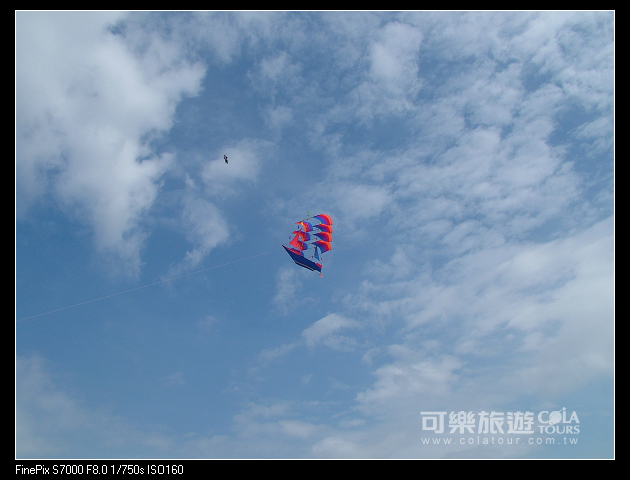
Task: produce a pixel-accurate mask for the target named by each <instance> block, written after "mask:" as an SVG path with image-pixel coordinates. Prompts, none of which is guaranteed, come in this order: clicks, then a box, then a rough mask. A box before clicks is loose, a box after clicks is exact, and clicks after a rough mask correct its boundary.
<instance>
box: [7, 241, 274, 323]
mask: <svg viewBox="0 0 630 480" xmlns="http://www.w3.org/2000/svg"><path fill="white" fill-rule="evenodd" d="M263 255H267V253H266V252H265V253H259V254H258V255H254V256H253V257H247V258H241V259H240V260H234V261H233V262H228V263H224V264H222V265H215V266H214V267H208V268H204V269H202V270H197V271H196V272H190V273H186V274H184V275H179V276H178V277H173V278H167V279H166V280H160V281H159V282H153V283H149V284H147V285H142V286H141V287H135V288H130V289H129V290H125V291H124V292H118V293H112V294H111V295H105V296H104V297H100V298H94V299H92V300H88V301H86V302H81V303H77V304H75V305H70V306H68V307H63V308H58V309H57V310H51V311H50V312H45V313H40V314H37V315H32V316H30V317H26V318H20V319H19V320H16V323H17V322H23V321H24V320H30V319H31V318H37V317H42V316H44V315H49V314H51V313H56V312H61V311H62V310H68V309H69V308H74V307H79V306H81V305H86V304H88V303H92V302H98V301H99V300H105V299H106V298H111V297H115V296H116V295H122V294H123V293H129V292H133V291H135V290H140V289H141V288H147V287H152V286H153V285H159V284H160V283H166V282H171V281H173V280H177V279H179V278H184V277H188V276H190V275H195V274H196V273H201V272H207V271H208V270H213V269H215V268H219V267H225V266H226V265H231V264H233V263H237V262H243V261H245V260H250V259H252V258H256V257H261V256H263Z"/></svg>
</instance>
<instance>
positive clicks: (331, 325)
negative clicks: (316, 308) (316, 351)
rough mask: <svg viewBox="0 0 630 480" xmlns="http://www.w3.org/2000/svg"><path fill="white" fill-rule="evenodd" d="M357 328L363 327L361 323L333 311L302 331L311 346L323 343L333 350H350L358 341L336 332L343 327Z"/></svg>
mask: <svg viewBox="0 0 630 480" xmlns="http://www.w3.org/2000/svg"><path fill="white" fill-rule="evenodd" d="M356 328H361V323H359V322H357V321H356V320H352V319H349V318H345V317H342V316H341V315H338V314H336V313H331V314H329V315H326V316H325V317H324V318H322V319H320V320H318V321H316V322H315V323H313V324H312V325H311V326H310V327H308V328H306V329H305V330H304V331H303V332H302V336H303V337H304V339H305V340H306V344H307V345H308V346H309V347H310V348H313V347H315V346H316V345H317V344H318V343H323V344H325V345H326V346H328V347H330V348H332V349H333V350H341V351H349V350H353V349H354V347H355V346H356V341H355V340H354V339H353V338H350V337H345V336H341V335H337V334H336V332H337V331H339V330H341V329H356Z"/></svg>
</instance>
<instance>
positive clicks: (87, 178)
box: [16, 12, 204, 275]
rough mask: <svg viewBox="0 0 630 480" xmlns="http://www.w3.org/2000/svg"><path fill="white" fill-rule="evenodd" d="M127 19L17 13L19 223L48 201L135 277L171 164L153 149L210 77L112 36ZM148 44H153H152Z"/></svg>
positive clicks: (176, 49)
mask: <svg viewBox="0 0 630 480" xmlns="http://www.w3.org/2000/svg"><path fill="white" fill-rule="evenodd" d="M122 18H123V17H122V16H121V15H120V14H107V13H102V12H98V13H91V12H79V13H68V12H17V13H16V134H17V136H16V153H17V159H16V175H17V191H18V204H17V206H18V211H19V212H22V214H23V213H24V212H25V211H26V209H28V207H29V206H30V205H32V204H33V203H34V202H36V201H38V199H39V198H40V197H41V196H43V195H45V194H46V193H51V194H52V195H53V196H54V197H55V199H56V200H57V201H58V202H59V203H60V204H61V205H62V206H63V207H64V208H65V209H66V210H67V211H68V212H69V213H71V214H77V215H78V216H79V217H80V218H81V219H83V220H85V221H87V222H88V223H89V224H90V225H91V226H92V228H93V230H94V238H95V243H96V246H97V249H98V250H99V251H101V252H103V253H105V254H106V255H107V256H111V257H113V258H114V259H116V260H115V262H114V263H116V262H120V264H121V265H122V267H123V269H124V270H125V271H126V272H127V273H128V274H130V275H135V274H137V272H138V268H139V264H140V260H139V257H140V250H141V248H142V246H143V241H144V238H145V236H146V233H145V232H144V231H143V229H142V227H141V222H142V219H143V217H145V216H146V214H147V212H148V210H149V208H150V207H151V205H152V204H153V202H154V201H155V198H156V196H157V194H158V190H159V180H160V177H161V176H162V174H163V173H164V172H165V171H166V169H167V168H169V164H170V162H171V161H172V159H171V158H170V156H168V155H164V154H156V153H154V152H153V151H152V150H151V148H150V147H149V145H148V140H150V139H151V138H152V137H153V136H155V135H158V134H160V133H162V132H164V131H166V130H168V129H169V128H170V126H171V122H172V119H173V115H174V113H175V107H176V106H177V104H178V103H179V101H180V99H181V97H182V96H183V95H196V94H197V92H198V89H199V85H200V81H201V77H202V75H203V72H204V69H203V67H202V66H201V65H200V64H195V63H190V62H188V61H187V60H185V57H184V50H183V47H184V46H183V45H173V44H168V42H165V41H164V40H162V39H161V38H159V36H157V35H154V36H148V37H144V39H143V41H145V44H144V45H143V49H142V53H140V51H139V50H137V49H135V47H136V46H137V45H134V44H133V41H134V39H135V37H134V36H133V34H132V33H129V36H128V37H123V36H122V35H115V34H113V33H111V31H109V30H108V28H109V27H111V26H112V25H113V24H114V23H115V22H116V21H117V20H121V19H122ZM147 39H148V40H147Z"/></svg>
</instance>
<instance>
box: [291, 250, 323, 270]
mask: <svg viewBox="0 0 630 480" xmlns="http://www.w3.org/2000/svg"><path fill="white" fill-rule="evenodd" d="M282 247H283V248H284V249H285V250H286V251H287V253H288V254H289V256H290V257H291V258H292V259H293V261H294V262H295V263H296V264H298V265H299V266H300V267H304V268H308V269H309V270H315V271H316V272H320V273H321V271H322V267H321V265H319V264H317V263H315V262H311V261H310V260H309V259H308V258H305V257H303V256H302V255H299V254H297V253H295V252H293V251H292V250H291V249H289V248H287V247H285V246H284V245H282Z"/></svg>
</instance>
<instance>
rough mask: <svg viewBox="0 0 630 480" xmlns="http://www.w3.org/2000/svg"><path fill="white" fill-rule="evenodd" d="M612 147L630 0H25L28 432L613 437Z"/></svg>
mask: <svg viewBox="0 0 630 480" xmlns="http://www.w3.org/2000/svg"><path fill="white" fill-rule="evenodd" d="M613 148H614V13H613V12H543V13H539V12H501V13H494V12H473V13H466V12H402V13H394V12H379V13H371V12H358V13H342V12H307V13H300V12H291V13H283V12H243V13H230V12H218V13H172V12H169V13H131V14H130V13H117V12H89V13H88V12H80V13H73V12H39V13H38V12H16V170H15V172H16V263H15V265H16V301H15V303H16V313H15V315H16V320H17V322H16V331H15V342H16V456H17V457H20V458H29V457H35V458H82V457H91V458H126V457H135V458H155V457H157V458H267V457H273V458H338V457H341V458H449V457H450V458H452V457H455V458H464V457H479V458H506V457H507V458H583V457H587V458H611V457H613V456H614V440H613V438H614V432H613V423H614V416H613V415H614V406H613V401H614V380H613V379H614V347H613V345H614V323H613V322H614V162H613V159H614V150H613ZM224 154H227V155H228V157H229V159H230V163H229V165H225V164H224V162H223V155H224ZM309 211H310V212H311V214H319V213H326V214H329V215H331V217H332V218H333V221H334V227H333V228H334V233H333V249H332V250H331V251H330V252H328V253H327V254H326V255H325V256H324V261H323V264H324V268H323V275H324V276H323V278H320V277H319V276H318V275H317V274H315V273H314V272H311V271H308V270H306V269H303V268H300V267H298V266H296V265H295V264H294V263H293V262H292V261H291V259H290V258H289V257H288V255H287V254H286V253H285V252H284V250H283V249H282V247H281V245H282V244H283V243H284V244H288V241H289V235H290V233H291V231H292V230H293V228H294V223H295V222H297V221H299V220H301V219H303V218H304V217H305V216H306V214H307V212H309ZM262 254H264V255H262ZM256 255H257V256H256ZM254 256H256V257H255V258H249V257H254ZM248 258H249V259H248ZM244 259H248V260H244ZM237 260H243V261H239V262H236V263H230V264H229V265H225V266H223V267H219V268H213V269H211V267H214V266H218V265H223V264H226V263H229V262H235V261H237ZM205 269H208V270H205ZM199 270H205V271H203V272H202V273H197V274H194V275H190V276H186V277H183V278H179V279H177V280H173V281H165V282H164V280H168V279H171V278H174V277H178V276H181V275H186V274H188V273H191V272H196V271H199ZM155 282H162V283H160V284H158V285H154V286H150V287H147V288H142V289H138V290H134V291H131V292H128V293H125V294H122V295H116V296H113V297H110V298H106V299H103V300H99V301H96V302H91V303H88V304H85V305H81V306H77V307H75V308H70V309H66V310H62V311H59V312H55V313H50V314H47V315H42V316H38V317H35V318H29V319H27V320H22V319H25V318H27V317H31V316H35V315H39V314H42V313H46V312H50V311H53V310H57V309H61V308H64V307H67V306H70V305H75V304H78V303H82V302H86V301H89V300H92V299H97V298H101V297H105V296H108V295H111V294H114V293H118V292H123V291H126V290H131V289H136V288H137V287H141V286H144V285H148V284H152V283H155ZM563 408H564V409H565V411H566V412H576V415H577V416H578V417H579V433H578V432H576V431H575V430H573V429H572V430H566V429H565V426H567V425H568V426H571V427H575V426H576V425H577V423H576V422H572V423H567V424H566V425H565V424H564V423H559V424H557V425H555V426H554V425H553V424H552V425H550V424H548V423H547V424H545V423H544V421H545V419H547V418H548V417H547V416H545V415H546V414H545V413H542V417H540V415H541V412H553V411H562V409H563ZM422 412H425V413H424V414H423V413H422ZM426 412H446V414H445V415H446V416H445V417H444V418H446V422H448V421H449V415H450V414H451V413H452V412H455V414H457V413H458V412H467V413H468V412H472V418H473V419H475V421H476V422H478V423H475V427H474V432H475V435H474V436H473V435H460V434H458V433H457V430H453V431H454V432H455V433H451V430H449V428H450V426H447V429H446V430H447V431H446V432H445V433H443V434H438V433H437V432H436V431H435V430H431V429H430V428H427V426H428V425H429V426H430V425H431V423H430V422H428V423H427V420H426V418H427V415H426ZM480 412H496V413H498V414H501V415H503V418H504V419H505V420H506V423H505V425H507V418H508V414H510V415H511V414H512V413H513V412H532V413H533V414H534V424H533V427H532V428H533V429H534V433H533V434H524V435H517V434H515V433H511V434H508V433H504V434H497V435H495V437H496V438H494V439H493V440H490V442H489V443H488V444H487V445H484V444H483V438H487V439H490V438H491V437H493V436H492V435H491V434H489V433H488V434H485V435H484V434H483V432H481V434H479V435H478V428H479V426H480V423H479V422H480V420H479V419H480V416H479V414H480ZM569 416H570V414H569V415H567V420H568V417H569ZM510 418H511V417H510ZM423 419H424V420H423ZM561 427H562V430H560V428H561ZM545 428H547V430H545ZM568 432H571V433H569V434H567V433H568ZM479 436H480V437H481V438H482V443H481V444H473V443H471V441H472V440H471V439H472V438H473V437H475V438H476V437H479ZM517 437H518V438H520V439H522V441H521V442H520V443H519V444H515V442H514V441H513V440H515V439H516V438H517ZM499 438H501V443H499ZM436 439H439V442H438V443H436ZM447 439H451V440H447ZM527 439H532V440H533V441H532V442H530V443H528V442H527V441H526V440H527ZM539 439H540V443H537V442H539ZM549 439H553V440H552V441H553V445H550V440H549ZM564 439H569V440H574V443H573V444H571V443H570V442H569V440H566V441H567V442H568V444H565V443H564V441H565V440H564ZM508 440H510V442H508ZM449 441H450V442H451V443H448V442H449ZM576 442H577V443H576Z"/></svg>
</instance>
